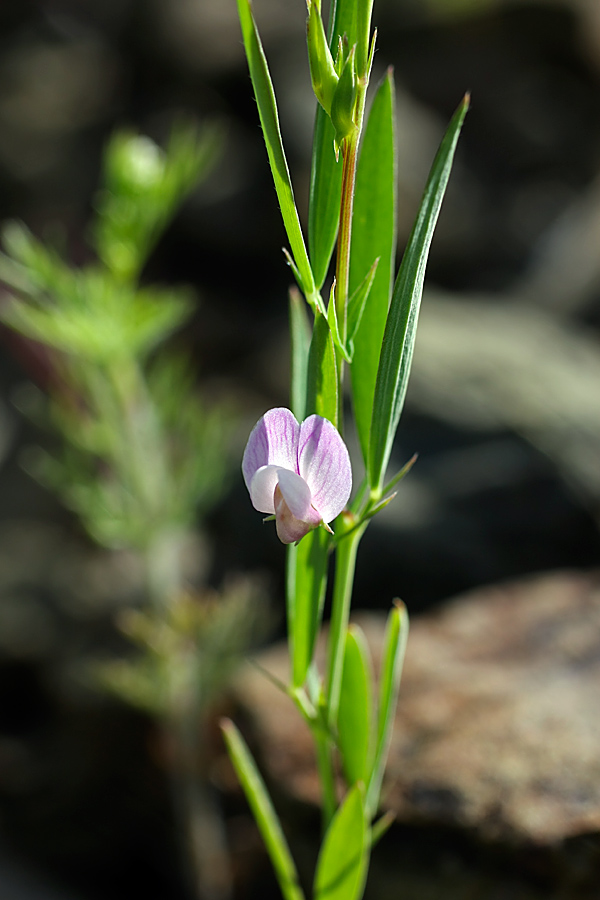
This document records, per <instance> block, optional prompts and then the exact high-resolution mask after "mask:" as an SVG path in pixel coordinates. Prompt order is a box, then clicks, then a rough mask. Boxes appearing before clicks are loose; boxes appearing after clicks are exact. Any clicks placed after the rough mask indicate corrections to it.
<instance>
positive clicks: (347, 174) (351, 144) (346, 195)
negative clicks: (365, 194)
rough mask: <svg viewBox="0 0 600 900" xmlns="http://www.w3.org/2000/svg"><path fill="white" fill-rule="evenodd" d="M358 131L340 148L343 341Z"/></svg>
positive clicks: (338, 307)
mask: <svg viewBox="0 0 600 900" xmlns="http://www.w3.org/2000/svg"><path fill="white" fill-rule="evenodd" d="M358 137H359V135H358V132H356V133H354V134H352V135H350V137H348V138H346V139H345V141H344V143H343V145H342V156H343V163H342V166H343V168H342V198H341V202H340V225H339V232H338V246H337V262H336V273H335V279H336V313H337V319H338V326H339V329H340V336H341V338H342V340H343V341H345V340H346V333H347V319H348V316H347V307H348V287H349V280H350V244H351V240H352V212H353V210H354V185H355V183H356V163H357V159H358Z"/></svg>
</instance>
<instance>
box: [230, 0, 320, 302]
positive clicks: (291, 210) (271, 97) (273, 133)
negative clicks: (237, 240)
mask: <svg viewBox="0 0 600 900" xmlns="http://www.w3.org/2000/svg"><path fill="white" fill-rule="evenodd" d="M237 5H238V13H239V17H240V24H241V26H242V35H243V38H244V47H245V49H246V57H247V59H248V68H249V69H250V78H251V79H252V84H253V86H254V95H255V97H256V103H257V106H258V113H259V116H260V122H261V126H262V130H263V135H264V138H265V144H266V146H267V154H268V156H269V164H270V166H271V172H272V173H273V180H274V182H275V190H276V191H277V197H278V199H279V206H280V208H281V215H282V217H283V224H284V225H285V230H286V232H287V236H288V240H289V242H290V246H291V248H292V254H293V257H294V261H295V263H296V266H297V269H298V272H299V273H300V278H301V279H302V285H301V287H302V290H303V291H304V294H305V296H306V299H307V300H308V302H309V303H310V304H311V305H312V306H313V307H315V306H316V305H319V306H320V307H321V311H322V312H323V313H324V312H325V310H324V307H323V302H322V300H321V298H320V296H319V295H318V291H317V289H316V286H315V281H314V278H313V273H312V269H311V267H310V263H309V260H308V254H307V252H306V246H305V244H304V237H303V235H302V229H301V227H300V219H299V217H298V211H297V209H296V204H295V201H294V192H293V189H292V182H291V179H290V173H289V169H288V164H287V160H286V158H285V152H284V149H283V142H282V140H281V131H280V128H279V115H278V113H277V103H276V100H275V92H274V90H273V83H272V81H271V76H270V74H269V68H268V65H267V60H266V57H265V54H264V51H263V48H262V44H261V41H260V37H259V34H258V29H257V27H256V23H255V21H254V17H253V15H252V8H251V5H250V0H237Z"/></svg>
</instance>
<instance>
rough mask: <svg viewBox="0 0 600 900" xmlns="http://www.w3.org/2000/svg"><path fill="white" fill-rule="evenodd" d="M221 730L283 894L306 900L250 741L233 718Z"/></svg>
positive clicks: (291, 897) (286, 899)
mask: <svg viewBox="0 0 600 900" xmlns="http://www.w3.org/2000/svg"><path fill="white" fill-rule="evenodd" d="M221 728H222V730H223V736H224V738H225V743H226V745H227V750H228V752H229V756H230V758H231V761H232V763H233V767H234V769H235V771H236V772H237V776H238V778H239V779H240V783H241V785H242V787H243V789H244V793H245V794H246V799H247V800H248V804H249V805H250V808H251V810H252V813H253V815H254V819H255V821H256V824H257V825H258V828H259V830H260V833H261V835H262V839H263V841H264V842H265V845H266V847H267V850H268V853H269V856H270V858H271V862H272V864H273V868H274V869H275V874H276V875H277V880H278V882H279V886H280V888H281V892H282V894H283V896H284V898H285V900H304V893H303V891H302V888H301V887H300V883H299V879H298V872H297V871H296V866H295V864H294V860H293V859H292V854H291V853H290V850H289V847H288V845H287V841H286V839H285V836H284V834H283V831H282V829H281V824H280V822H279V819H278V818H277V813H276V812H275V810H274V808H273V804H272V802H271V798H270V797H269V794H268V793H267V789H266V787H265V783H264V781H263V780H262V778H261V776H260V773H259V771H258V769H257V768H256V764H255V762H254V760H253V759H252V755H251V754H250V751H249V749H248V747H247V745H246V742H245V741H244V739H243V737H242V736H241V734H240V732H239V731H238V729H237V728H236V727H235V725H234V724H233V722H232V721H231V720H230V719H223V721H222V722H221Z"/></svg>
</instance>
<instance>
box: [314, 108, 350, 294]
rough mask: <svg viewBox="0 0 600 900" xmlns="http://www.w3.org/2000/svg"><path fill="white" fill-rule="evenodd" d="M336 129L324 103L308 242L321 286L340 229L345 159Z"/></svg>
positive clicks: (319, 121) (319, 112)
mask: <svg viewBox="0 0 600 900" xmlns="http://www.w3.org/2000/svg"><path fill="white" fill-rule="evenodd" d="M334 137H335V129H334V127H333V125H332V124H331V119H330V118H329V116H328V115H327V113H326V112H325V110H324V109H323V108H322V107H321V106H317V114H316V119H315V133H314V140H313V156H312V163H311V172H310V200H309V207H308V245H309V247H310V259H311V263H312V268H313V272H314V275H315V281H316V283H317V287H318V288H319V289H320V288H321V287H322V285H323V282H324V281H325V278H326V276H327V270H328V268H329V263H330V261H331V257H332V255H333V248H334V246H335V241H336V238H337V232H338V222H339V217H340V202H341V197H342V161H341V160H339V161H338V160H336V158H335V152H334V149H333V139H334Z"/></svg>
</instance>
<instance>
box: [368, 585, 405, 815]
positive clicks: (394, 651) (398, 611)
mask: <svg viewBox="0 0 600 900" xmlns="http://www.w3.org/2000/svg"><path fill="white" fill-rule="evenodd" d="M407 639H408V613H407V612H406V607H405V606H404V604H403V603H400V602H399V601H396V604H395V606H394V608H393V609H392V610H391V612H390V614H389V616H388V620H387V624H386V629H385V636H384V640H383V654H382V663H381V674H380V677H379V707H378V713H377V746H376V749H375V761H374V764H373V772H372V775H371V780H370V782H369V787H368V791H367V810H368V814H369V816H371V817H372V816H374V815H375V813H376V812H377V807H378V805H379V795H380V792H381V783H382V780H383V773H384V770H385V765H386V761H387V754H388V749H389V745H390V739H391V736H392V727H393V724H394V716H395V714H396V702H397V700H398V690H399V688H400V676H401V675H402V665H403V663H404V653H405V651H406V641H407Z"/></svg>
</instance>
